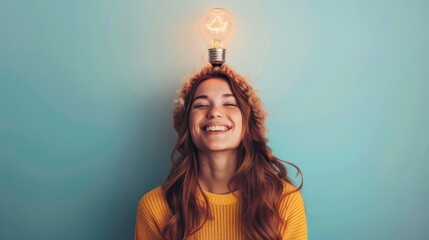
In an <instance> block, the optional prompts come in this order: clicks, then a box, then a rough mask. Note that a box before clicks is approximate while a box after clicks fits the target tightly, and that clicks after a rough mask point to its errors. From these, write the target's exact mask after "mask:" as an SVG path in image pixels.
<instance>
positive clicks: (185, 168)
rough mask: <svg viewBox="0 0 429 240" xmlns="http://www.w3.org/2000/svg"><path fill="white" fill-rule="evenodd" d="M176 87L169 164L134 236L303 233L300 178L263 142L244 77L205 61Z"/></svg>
mask: <svg viewBox="0 0 429 240" xmlns="http://www.w3.org/2000/svg"><path fill="white" fill-rule="evenodd" d="M179 94H180V96H179V99H178V100H177V101H176V107H175V109H174V111H173V118H174V128H175V129H176V131H177V133H178V140H177V143H176V146H175V148H174V150H173V153H172V168H171V171H170V174H169V176H168V177H167V179H166V180H165V182H164V183H163V184H162V185H161V186H159V187H157V188H155V189H153V190H152V191H150V192H148V193H147V194H145V195H144V196H143V197H142V199H141V200H140V203H139V206H138V211H137V222H136V231H135V236H136V239H137V240H140V239H171V240H172V239H307V226H306V217H305V208H304V202H303V199H302V196H301V194H300V192H299V190H300V189H301V187H302V182H301V185H300V186H299V187H298V188H296V187H295V186H294V185H293V183H292V181H291V180H290V179H289V177H288V176H287V171H286V168H285V167H284V165H283V164H282V163H281V160H279V159H278V158H276V157H275V156H274V155H273V153H272V151H271V149H270V148H269V147H268V146H267V142H268V139H267V138H266V129H265V126H264V119H265V115H266V114H265V112H264V111H263V109H262V104H261V101H260V99H259V98H258V96H257V95H256V93H255V91H254V90H253V89H252V87H251V86H250V85H249V83H247V81H246V80H245V79H244V78H243V77H241V76H240V75H239V74H237V73H236V72H235V71H234V70H233V69H231V68H230V67H228V66H227V65H222V66H221V67H212V66H211V65H208V66H205V67H204V68H203V69H202V70H201V72H199V73H198V74H196V75H195V76H193V77H192V78H191V79H190V80H189V81H188V82H186V83H185V85H184V86H183V88H182V89H181V91H180V93H179ZM289 164H291V163H289ZM291 165H292V166H294V167H295V168H296V169H297V170H298V173H301V171H300V170H299V168H298V167H296V166H295V165H293V164H291Z"/></svg>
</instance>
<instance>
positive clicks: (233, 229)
mask: <svg viewBox="0 0 429 240" xmlns="http://www.w3.org/2000/svg"><path fill="white" fill-rule="evenodd" d="M295 189H296V188H295V187H294V186H293V185H291V184H289V183H286V182H285V184H284V191H285V192H286V193H289V192H292V191H293V190H295ZM203 192H204V194H205V195H206V196H207V199H208V201H209V207H210V211H211V214H212V216H213V219H207V221H206V223H205V224H204V225H203V227H202V228H201V229H200V230H199V231H198V232H196V233H195V234H193V235H192V236H191V237H190V238H188V239H191V240H193V239H204V240H206V239H224V240H226V239H230V240H244V239H245V237H244V233H243V232H242V230H241V228H240V222H239V202H238V198H237V197H236V195H235V194H234V193H228V194H214V193H210V192H207V191H203ZM199 193H200V192H199ZM199 197H202V196H201V195H199ZM279 211H280V214H281V216H282V217H283V218H284V219H285V225H283V226H280V227H279V229H280V231H281V233H282V239H299V240H301V239H307V223H306V217H305V208H304V201H303V198H302V195H301V193H300V192H299V191H297V192H294V193H292V194H288V195H287V196H286V198H284V200H283V202H282V203H281V205H280V209H279ZM170 216H171V213H170V210H169V208H168V204H167V202H166V200H165V197H164V194H163V192H162V189H161V187H160V186H159V187H157V188H155V189H153V190H152V191H150V192H148V193H146V194H145V195H144V196H143V197H142V198H141V200H140V203H139V205H138V210H137V221H136V227H135V239H136V240H147V239H150V240H156V239H162V236H161V231H162V229H163V227H164V224H165V223H166V222H167V220H168V219H169V217H170Z"/></svg>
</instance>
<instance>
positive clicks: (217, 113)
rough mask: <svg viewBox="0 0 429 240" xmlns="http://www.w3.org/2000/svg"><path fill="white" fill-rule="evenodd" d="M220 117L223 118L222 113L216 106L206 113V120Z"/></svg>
mask: <svg viewBox="0 0 429 240" xmlns="http://www.w3.org/2000/svg"><path fill="white" fill-rule="evenodd" d="M222 116H223V112H222V111H221V109H219V108H218V107H216V106H213V107H210V109H209V110H208V112H207V118H217V117H222Z"/></svg>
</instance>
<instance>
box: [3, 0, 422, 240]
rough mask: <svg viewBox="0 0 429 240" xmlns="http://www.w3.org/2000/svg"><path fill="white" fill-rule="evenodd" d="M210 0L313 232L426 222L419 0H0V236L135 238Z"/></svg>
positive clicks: (390, 233)
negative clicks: (232, 32) (287, 164)
mask: <svg viewBox="0 0 429 240" xmlns="http://www.w3.org/2000/svg"><path fill="white" fill-rule="evenodd" d="M216 6H222V7H224V8H227V9H229V10H230V11H231V12H233V14H234V15H235V17H236V19H237V27H238V29H237V34H236V36H235V39H234V40H233V42H232V43H231V46H230V49H229V50H228V54H227V62H228V64H230V65H231V66H232V67H234V68H235V69H236V70H237V71H239V72H240V73H242V74H244V75H245V76H247V77H248V78H249V79H250V81H251V82H252V83H253V85H254V87H255V88H256V89H258V90H259V93H260V96H261V98H262V100H263V101H264V104H265V106H266V109H267V111H268V112H269V114H270V115H269V118H268V120H267V127H268V129H269V138H270V146H271V147H272V148H273V150H274V152H275V154H276V155H277V156H278V157H280V158H282V159H285V160H288V161H291V162H293V163H295V164H297V165H298V166H299V167H300V168H301V169H302V171H303V172H304V188H303V196H304V198H305V204H306V210H307V221H308V230H309V237H310V239H426V238H427V237H428V235H429V228H428V227H427V216H428V215H429V207H428V202H429V187H428V180H429V177H428V174H427V171H428V169H429V163H428V160H429V124H428V119H429V108H428V103H429V97H428V94H427V91H428V89H429V83H428V81H429V49H428V47H427V43H428V42H429V28H428V27H427V25H428V22H429V13H428V9H429V2H427V1H417V0H412V1H398V0H389V1H387V0H385V1H383V0H371V1H370V0H360V1H358V0H354V1H353V0H338V1H255V0H250V1H249V0H246V1H244V0H242V1H209V0H206V1H192V0H186V1H173V0H168V1H167V0H166V1H133V0H126V1H110V0H103V1H77V0H76V1H45V0H40V1H1V2H0V194H1V196H0V239H5V240H6V239H17V240H18V239H19V240H23V239H37V240H38V239H41V240H42V239H133V234H134V223H135V213H136V208H137V203H138V201H139V198H140V197H141V196H142V195H143V194H144V193H145V192H147V191H148V190H150V189H152V188H154V187H155V186H157V185H159V184H160V183H161V181H162V180H163V179H164V178H165V177H166V174H167V172H168V169H169V156H170V152H171V150H172V148H173V145H174V142H175V138H176V134H175V132H174V129H173V127H172V118H171V109H172V107H173V100H174V99H175V98H176V96H177V95H176V90H177V89H178V88H180V87H181V86H182V84H183V82H184V79H185V78H186V76H189V75H190V74H192V73H193V72H194V71H197V70H198V69H199V68H200V67H202V66H203V64H205V63H206V59H207V51H206V49H205V45H204V43H203V42H202V41H201V39H200V36H199V33H198V18H199V16H200V15H201V14H202V13H203V12H204V11H205V10H207V9H209V8H211V7H216ZM291 173H294V172H293V170H292V169H291ZM299 180H300V179H299V178H296V182H297V183H299Z"/></svg>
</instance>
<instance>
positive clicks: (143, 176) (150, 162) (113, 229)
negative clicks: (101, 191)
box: [105, 86, 177, 239]
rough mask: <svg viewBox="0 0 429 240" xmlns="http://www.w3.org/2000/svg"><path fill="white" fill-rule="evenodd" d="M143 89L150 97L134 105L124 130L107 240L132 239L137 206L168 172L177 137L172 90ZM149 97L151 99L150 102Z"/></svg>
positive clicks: (171, 88)
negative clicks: (124, 135)
mask: <svg viewBox="0 0 429 240" xmlns="http://www.w3.org/2000/svg"><path fill="white" fill-rule="evenodd" d="M162 87H163V89H161V88H160V89H153V90H145V91H146V92H151V95H150V96H147V97H145V99H144V100H143V101H141V102H138V103H137V104H136V110H135V111H134V112H132V114H133V115H132V116H130V117H127V119H130V120H131V121H132V123H131V124H130V126H128V127H127V129H128V131H130V132H129V134H126V137H127V138H128V139H124V140H125V142H127V143H129V146H126V149H128V151H127V153H126V154H125V156H126V157H125V158H124V159H120V160H119V161H120V162H122V164H123V168H122V169H120V172H121V177H120V179H119V181H120V183H121V185H120V186H117V193H116V194H114V199H113V200H112V201H111V204H112V205H111V208H109V209H106V212H108V213H109V216H107V217H108V218H109V224H108V226H106V228H105V229H106V230H107V231H109V233H108V234H106V236H108V238H109V239H133V238H134V227H135V218H136V211H137V206H138V202H139V200H140V198H141V197H142V196H143V195H144V194H145V193H146V192H148V191H150V190H151V189H153V188H155V187H156V186H158V185H160V184H161V183H162V182H163V180H164V179H165V178H166V177H167V174H168V171H169V169H170V155H171V152H172V150H173V147H174V144H175V141H176V138H177V135H176V132H175V130H174V127H173V120H172V109H173V107H174V102H173V101H174V99H175V98H176V97H177V93H176V89H174V88H173V87H169V88H167V89H166V88H165V86H162ZM149 98H150V99H149Z"/></svg>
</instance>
